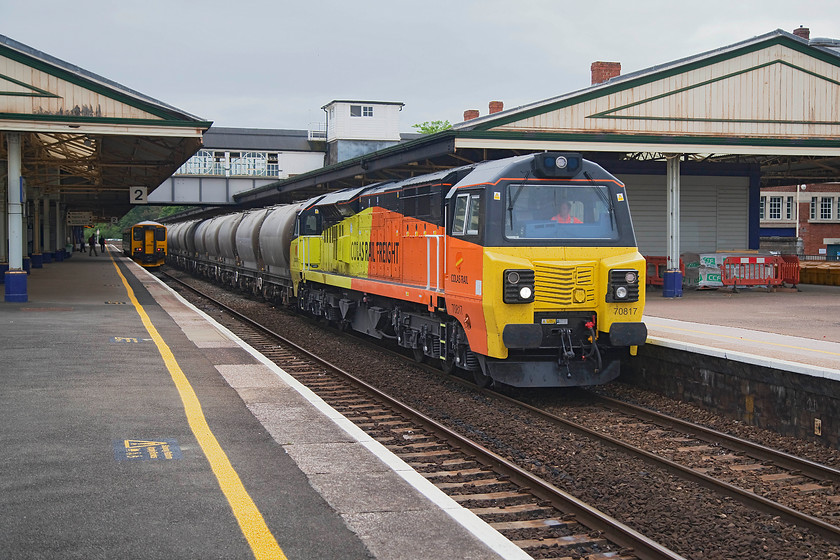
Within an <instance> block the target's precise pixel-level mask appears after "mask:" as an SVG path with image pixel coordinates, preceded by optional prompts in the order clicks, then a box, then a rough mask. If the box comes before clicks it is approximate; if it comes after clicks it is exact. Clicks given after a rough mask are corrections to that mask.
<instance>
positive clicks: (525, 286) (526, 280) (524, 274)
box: [502, 269, 534, 303]
mask: <svg viewBox="0 0 840 560" xmlns="http://www.w3.org/2000/svg"><path fill="white" fill-rule="evenodd" d="M502 278H503V284H504V286H503V292H502V300H503V301H504V302H505V303H530V302H532V301H534V271H533V270H524V269H523V270H505V271H504V274H503V276H502Z"/></svg>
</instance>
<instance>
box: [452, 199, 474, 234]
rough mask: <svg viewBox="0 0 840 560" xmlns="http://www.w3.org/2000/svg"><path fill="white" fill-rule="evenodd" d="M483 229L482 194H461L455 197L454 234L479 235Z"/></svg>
mask: <svg viewBox="0 0 840 560" xmlns="http://www.w3.org/2000/svg"><path fill="white" fill-rule="evenodd" d="M480 230H481V195H480V194H478V193H474V194H470V193H465V194H459V195H458V197H457V198H456V199H455V214H454V216H453V219H452V235H478V234H479V232H480Z"/></svg>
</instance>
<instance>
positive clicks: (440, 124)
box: [411, 121, 452, 134]
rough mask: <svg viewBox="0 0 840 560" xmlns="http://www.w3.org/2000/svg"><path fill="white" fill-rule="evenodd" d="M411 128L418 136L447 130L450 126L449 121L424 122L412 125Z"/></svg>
mask: <svg viewBox="0 0 840 560" xmlns="http://www.w3.org/2000/svg"><path fill="white" fill-rule="evenodd" d="M411 127H412V128H415V129H417V132H419V133H420V134H434V133H435V132H442V131H444V130H449V129H450V128H452V124H451V123H450V122H449V121H426V122H422V123H419V124H413V125H411Z"/></svg>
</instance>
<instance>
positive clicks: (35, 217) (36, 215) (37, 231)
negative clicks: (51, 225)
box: [32, 189, 41, 255]
mask: <svg viewBox="0 0 840 560" xmlns="http://www.w3.org/2000/svg"><path fill="white" fill-rule="evenodd" d="M37 192H38V191H37V189H35V191H34V192H33V193H32V194H33V195H35V196H34V198H33V199H32V254H33V255H40V254H41V199H40V198H38V196H37V195H36V194H35V193H37Z"/></svg>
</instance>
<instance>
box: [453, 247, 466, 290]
mask: <svg viewBox="0 0 840 560" xmlns="http://www.w3.org/2000/svg"><path fill="white" fill-rule="evenodd" d="M462 264H464V255H463V254H462V253H461V252H460V251H459V252H457V253H455V270H456V271H457V272H456V273H454V274H450V275H449V281H450V282H452V283H454V284H468V283H469V281H468V280H467V276H466V274H461V265H462Z"/></svg>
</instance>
